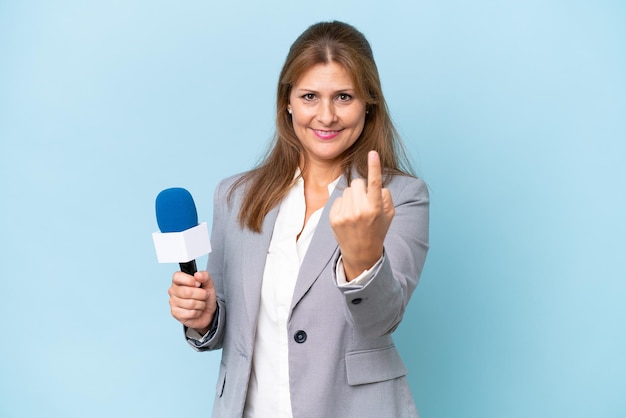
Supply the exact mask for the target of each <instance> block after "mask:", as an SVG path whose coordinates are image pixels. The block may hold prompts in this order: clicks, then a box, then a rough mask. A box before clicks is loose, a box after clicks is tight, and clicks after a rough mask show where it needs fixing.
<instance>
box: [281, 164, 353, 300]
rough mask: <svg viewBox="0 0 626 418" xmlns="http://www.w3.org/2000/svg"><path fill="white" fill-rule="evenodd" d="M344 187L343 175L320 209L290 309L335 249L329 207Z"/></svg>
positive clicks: (311, 283)
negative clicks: (322, 208) (321, 209)
mask: <svg viewBox="0 0 626 418" xmlns="http://www.w3.org/2000/svg"><path fill="white" fill-rule="evenodd" d="M345 188H346V180H345V176H342V177H341V178H340V179H339V181H338V182H337V186H336V187H335V190H334V191H333V193H332V195H331V196H330V197H329V198H328V202H327V203H326V206H325V207H324V210H323V211H322V215H321V217H320V220H319V223H318V224H317V228H316V229H315V234H314V235H313V238H312V239H311V243H310V244H309V248H308V250H307V252H306V255H305V256H304V260H302V264H301V265H300V272H299V273H298V279H297V281H296V287H295V289H294V292H293V298H292V299H291V311H293V308H294V307H295V306H296V305H297V304H298V302H299V301H300V299H302V297H303V296H304V295H305V294H306V292H307V291H308V290H309V288H310V287H311V286H312V285H313V283H315V281H316V280H317V278H318V277H319V275H320V274H321V272H322V271H323V270H324V268H325V267H326V265H327V264H328V263H329V262H330V261H331V259H332V257H333V254H334V253H335V251H337V247H338V245H337V241H336V240H335V236H334V235H333V229H332V227H331V226H330V217H329V214H330V208H331V207H332V205H333V202H334V201H335V199H336V198H337V197H340V196H341V195H342V194H343V190H344V189H345Z"/></svg>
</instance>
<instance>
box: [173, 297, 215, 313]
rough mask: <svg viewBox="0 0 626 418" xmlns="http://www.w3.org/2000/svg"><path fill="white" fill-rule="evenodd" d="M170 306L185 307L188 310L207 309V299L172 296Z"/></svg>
mask: <svg viewBox="0 0 626 418" xmlns="http://www.w3.org/2000/svg"><path fill="white" fill-rule="evenodd" d="M170 306H171V307H172V308H179V309H185V310H188V311H203V310H204V309H206V301H205V300H196V299H181V298H178V297H176V296H172V297H170Z"/></svg>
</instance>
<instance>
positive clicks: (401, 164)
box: [229, 21, 413, 232]
mask: <svg viewBox="0 0 626 418" xmlns="http://www.w3.org/2000/svg"><path fill="white" fill-rule="evenodd" d="M330 62H336V63H338V64H340V65H342V66H343V67H344V68H345V69H346V70H347V71H348V73H349V74H350V76H351V77H352V82H353V83H354V88H355V91H356V94H357V95H358V97H359V98H361V99H363V100H364V101H365V104H366V107H365V108H366V110H367V114H366V118H365V126H364V127H363V131H362V132H361V135H360V136H359V138H358V139H357V140H356V142H355V143H354V144H353V145H352V146H351V147H350V148H348V149H347V150H346V151H345V152H344V153H343V155H341V156H340V158H341V160H340V161H341V165H342V168H343V173H344V175H345V176H346V179H347V181H348V184H349V182H350V181H351V177H352V170H353V169H354V170H355V171H356V172H357V173H358V174H359V175H360V176H361V177H364V178H366V177H367V153H368V152H369V151H370V150H375V151H378V154H379V155H380V160H381V166H382V167H383V168H384V172H385V179H384V180H385V183H386V182H387V181H388V178H389V175H392V174H405V175H413V171H412V169H411V165H410V163H409V161H408V159H407V156H406V152H405V149H404V145H403V144H402V142H401V140H400V138H399V136H398V133H397V131H396V129H395V127H394V125H393V122H392V121H391V117H390V116H389V111H388V109H387V104H386V103H385V99H384V97H383V92H382V88H381V84H380V78H379V76H378V69H377V67H376V63H375V61H374V55H373V53H372V49H371V47H370V44H369V42H368V41H367V39H366V38H365V36H363V34H362V33H361V32H359V31H358V30H357V29H355V28H354V27H353V26H351V25H348V24H346V23H343V22H337V21H332V22H320V23H316V24H314V25H312V26H310V27H309V28H308V29H307V30H305V31H304V32H303V33H302V34H301V35H300V36H299V37H298V38H297V39H296V41H295V42H294V43H293V45H291V48H290V49H289V54H288V55H287V59H286V60H285V64H284V65H283V68H282V70H281V72H280V78H279V80H278V92H277V95H276V134H275V137H274V141H273V143H272V146H271V148H270V149H269V150H268V152H267V154H266V155H265V157H264V158H263V159H262V161H261V163H260V164H259V165H258V166H257V167H256V168H254V169H253V170H251V171H249V172H247V173H245V174H244V175H243V176H242V177H240V178H239V179H238V180H237V181H236V182H235V183H234V184H233V186H232V188H231V189H230V193H229V199H230V198H232V196H233V192H234V191H235V189H237V188H239V187H244V194H243V200H242V205H241V208H240V209H239V222H240V224H241V226H242V227H248V228H249V229H251V230H253V231H256V232H261V227H262V224H263V219H264V218H265V216H266V215H267V213H268V212H269V211H270V210H272V208H273V207H274V206H276V205H277V204H278V203H279V202H280V201H281V200H282V199H283V198H284V197H285V195H286V194H287V191H288V190H289V188H290V186H291V185H292V184H293V183H294V182H295V181H296V180H294V174H295V173H296V170H297V169H298V167H299V164H300V163H301V161H304V160H305V159H301V158H300V156H301V154H302V153H303V152H305V151H304V149H303V147H302V145H301V143H300V140H299V139H298V137H297V136H296V134H295V132H294V129H293V125H292V121H291V115H289V113H288V112H287V106H288V104H289V96H290V93H291V89H292V87H293V86H294V85H295V84H296V83H297V81H298V80H299V79H300V77H302V75H303V74H304V73H305V72H306V71H308V70H309V69H310V68H312V67H314V66H315V65H318V64H328V63H330ZM300 169H301V171H304V167H300Z"/></svg>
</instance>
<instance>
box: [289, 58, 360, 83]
mask: <svg viewBox="0 0 626 418" xmlns="http://www.w3.org/2000/svg"><path fill="white" fill-rule="evenodd" d="M354 87H355V86H354V82H353V77H352V75H351V74H350V72H349V71H348V70H347V69H346V68H345V67H344V66H343V65H341V64H339V63H337V62H334V61H331V62H329V63H324V64H316V65H314V66H312V67H310V68H308V69H307V70H305V71H304V72H303V73H302V75H301V76H300V78H298V80H297V81H296V83H295V85H294V89H324V88H328V89H354Z"/></svg>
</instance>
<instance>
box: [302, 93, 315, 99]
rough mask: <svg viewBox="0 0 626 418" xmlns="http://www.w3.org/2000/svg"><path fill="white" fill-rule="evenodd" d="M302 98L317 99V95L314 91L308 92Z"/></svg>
mask: <svg viewBox="0 0 626 418" xmlns="http://www.w3.org/2000/svg"><path fill="white" fill-rule="evenodd" d="M302 98H303V99H304V100H314V99H315V95H314V94H313V93H307V94H305V95H304V96H302Z"/></svg>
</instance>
